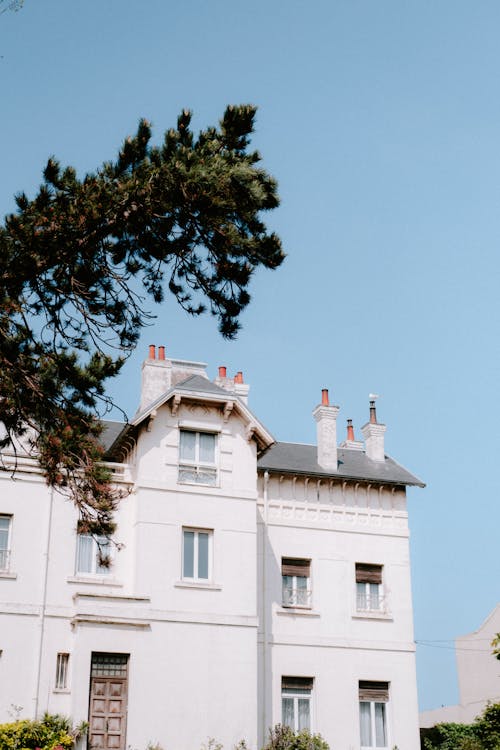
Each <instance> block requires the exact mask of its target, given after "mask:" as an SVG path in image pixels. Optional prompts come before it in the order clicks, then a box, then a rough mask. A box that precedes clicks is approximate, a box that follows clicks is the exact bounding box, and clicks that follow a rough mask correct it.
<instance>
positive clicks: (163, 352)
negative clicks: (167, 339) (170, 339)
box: [158, 346, 165, 360]
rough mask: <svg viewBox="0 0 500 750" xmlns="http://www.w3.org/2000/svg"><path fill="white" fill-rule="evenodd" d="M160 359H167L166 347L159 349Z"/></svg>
mask: <svg viewBox="0 0 500 750" xmlns="http://www.w3.org/2000/svg"><path fill="white" fill-rule="evenodd" d="M158 359H162V360H164V359H165V347H164V346H159V347H158Z"/></svg>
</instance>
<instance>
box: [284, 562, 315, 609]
mask: <svg viewBox="0 0 500 750" xmlns="http://www.w3.org/2000/svg"><path fill="white" fill-rule="evenodd" d="M302 569H303V571H304V573H305V575H300V573H301V571H302ZM285 571H287V572H285ZM285 578H291V579H292V585H291V587H290V586H286V587H285ZM298 579H304V580H305V581H306V586H305V588H301V587H300V588H299V586H298V585H297V581H298ZM286 591H291V594H288V595H287V594H286V593H285V592H286ZM302 593H305V602H301V601H300V595H301V594H302ZM311 599H312V587H311V559H310V558H305V557H282V558H281V606H282V607H285V608H287V609H290V608H292V609H311V606H312V602H311Z"/></svg>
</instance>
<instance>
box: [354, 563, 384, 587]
mask: <svg viewBox="0 0 500 750" xmlns="http://www.w3.org/2000/svg"><path fill="white" fill-rule="evenodd" d="M356 583H382V566H381V565H371V564H370V563H356Z"/></svg>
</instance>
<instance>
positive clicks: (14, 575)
mask: <svg viewBox="0 0 500 750" xmlns="http://www.w3.org/2000/svg"><path fill="white" fill-rule="evenodd" d="M0 578H6V579H8V580H11V581H15V580H16V578H17V573H9V571H8V570H0Z"/></svg>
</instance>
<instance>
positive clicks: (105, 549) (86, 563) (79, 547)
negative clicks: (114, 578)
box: [76, 534, 111, 575]
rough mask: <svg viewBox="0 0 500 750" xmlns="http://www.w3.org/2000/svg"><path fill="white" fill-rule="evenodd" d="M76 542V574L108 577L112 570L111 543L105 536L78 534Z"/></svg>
mask: <svg viewBox="0 0 500 750" xmlns="http://www.w3.org/2000/svg"><path fill="white" fill-rule="evenodd" d="M76 539H77V542H76V572H77V573H85V574H90V575H106V574H107V573H109V569H110V555H111V542H110V540H109V539H108V538H107V537H105V536H98V537H93V536H91V534H78V536H77V538H76Z"/></svg>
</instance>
